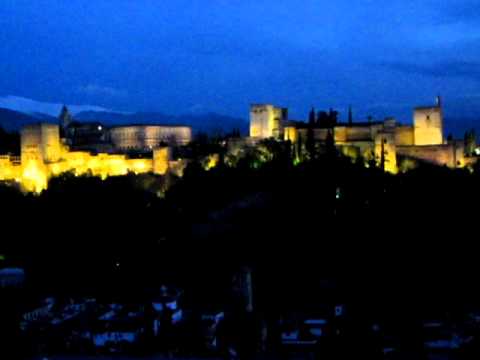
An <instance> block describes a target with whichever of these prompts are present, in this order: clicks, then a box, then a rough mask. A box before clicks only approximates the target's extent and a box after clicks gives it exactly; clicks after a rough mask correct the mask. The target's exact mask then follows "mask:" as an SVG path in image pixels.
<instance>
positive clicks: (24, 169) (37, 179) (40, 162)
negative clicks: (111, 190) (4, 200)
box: [0, 124, 184, 193]
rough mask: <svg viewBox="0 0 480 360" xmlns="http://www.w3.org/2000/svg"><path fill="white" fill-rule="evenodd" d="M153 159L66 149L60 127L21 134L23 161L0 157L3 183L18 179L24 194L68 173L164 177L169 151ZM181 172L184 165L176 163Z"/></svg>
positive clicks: (40, 127)
mask: <svg viewBox="0 0 480 360" xmlns="http://www.w3.org/2000/svg"><path fill="white" fill-rule="evenodd" d="M153 154H154V157H153V159H143V158H139V159H129V158H127V156H125V155H112V154H103V153H100V154H98V155H92V154H90V153H89V152H84V151H68V149H65V148H63V146H62V144H61V142H60V137H59V127H58V125H52V124H37V125H28V126H26V127H24V128H23V129H22V131H21V161H20V162H19V163H18V164H17V163H15V162H14V161H13V159H12V158H11V157H10V156H7V155H5V156H0V180H2V181H5V180H14V181H17V182H19V183H20V184H21V187H22V189H23V190H24V191H27V192H36V193H39V192H41V191H42V190H45V189H46V188H47V186H48V179H49V178H50V177H51V176H57V175H60V174H62V173H65V172H73V173H74V174H75V175H77V176H80V175H86V174H90V175H93V176H99V177H101V178H102V179H106V178H107V177H109V176H118V175H126V174H127V173H129V172H132V173H135V174H142V173H148V172H153V173H155V174H160V175H163V174H165V173H166V172H167V171H168V169H169V167H170V163H171V161H170V150H169V148H167V147H165V148H160V149H154V151H153ZM175 166H176V168H177V173H181V172H183V167H182V166H184V163H180V162H179V163H178V164H177V163H175Z"/></svg>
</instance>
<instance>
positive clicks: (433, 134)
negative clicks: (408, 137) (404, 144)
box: [413, 97, 444, 146]
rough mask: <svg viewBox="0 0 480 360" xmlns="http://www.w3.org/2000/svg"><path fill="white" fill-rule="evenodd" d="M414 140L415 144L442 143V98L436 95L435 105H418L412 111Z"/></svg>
mask: <svg viewBox="0 0 480 360" xmlns="http://www.w3.org/2000/svg"><path fill="white" fill-rule="evenodd" d="M413 123H414V141H415V145H416V146H423V145H442V144H443V143H444V139H443V111H442V100H441V98H440V97H437V99H436V104H435V106H427V107H418V108H416V109H415V111H414V116H413Z"/></svg>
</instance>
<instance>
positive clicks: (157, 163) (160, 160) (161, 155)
mask: <svg viewBox="0 0 480 360" xmlns="http://www.w3.org/2000/svg"><path fill="white" fill-rule="evenodd" d="M169 162H170V148H168V147H161V148H158V149H155V150H153V172H154V173H155V174H159V175H163V174H165V173H166V172H167V171H168V168H169Z"/></svg>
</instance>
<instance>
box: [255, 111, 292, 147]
mask: <svg viewBox="0 0 480 360" xmlns="http://www.w3.org/2000/svg"><path fill="white" fill-rule="evenodd" d="M287 118H288V109H285V108H278V107H275V106H273V105H269V104H266V105H252V106H251V107H250V137H252V138H256V139H267V138H271V137H273V138H275V139H281V138H283V127H284V123H285V121H286V120H287Z"/></svg>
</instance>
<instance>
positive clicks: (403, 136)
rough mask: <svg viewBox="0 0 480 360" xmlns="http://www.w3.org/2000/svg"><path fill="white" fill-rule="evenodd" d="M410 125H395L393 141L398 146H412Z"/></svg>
mask: <svg viewBox="0 0 480 360" xmlns="http://www.w3.org/2000/svg"><path fill="white" fill-rule="evenodd" d="M413 133H414V132H413V127H412V126H405V125H404V126H397V127H396V128H395V143H396V144H397V145H399V146H412V145H413V144H414V135H413Z"/></svg>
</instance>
